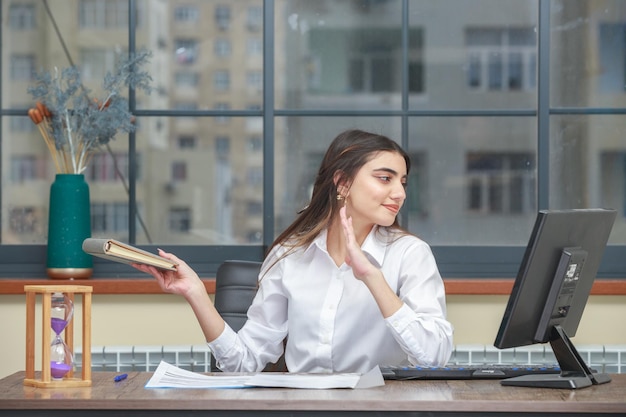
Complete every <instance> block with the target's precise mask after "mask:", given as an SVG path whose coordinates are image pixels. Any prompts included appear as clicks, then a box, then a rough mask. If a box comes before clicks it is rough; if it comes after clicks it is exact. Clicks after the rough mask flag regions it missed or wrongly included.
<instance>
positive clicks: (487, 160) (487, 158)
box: [466, 152, 536, 214]
mask: <svg viewBox="0 0 626 417" xmlns="http://www.w3.org/2000/svg"><path fill="white" fill-rule="evenodd" d="M466 168H467V209H468V210H469V211H473V212H479V213H485V214H495V213H502V214H504V213H507V214H512V213H515V214H521V213H531V212H534V211H535V209H536V198H535V188H536V187H535V159H534V157H533V155H532V154H527V153H489V152H474V153H469V154H468V155H467V156H466Z"/></svg>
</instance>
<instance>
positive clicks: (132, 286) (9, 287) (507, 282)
mask: <svg viewBox="0 0 626 417" xmlns="http://www.w3.org/2000/svg"><path fill="white" fill-rule="evenodd" d="M203 281H204V285H205V287H206V289H207V292H208V293H209V294H214V293H215V279H214V278H205V279H203ZM444 282H445V285H446V294H447V295H509V294H510V293H511V288H512V287H513V279H475V278H472V279H460V278H455V279H444ZM46 284H51V285H52V284H54V285H89V286H91V287H93V293H94V294H163V291H162V290H161V288H160V287H159V285H158V284H157V282H156V281H155V280H154V279H152V278H128V279H120V278H115V279H110V278H92V279H85V280H57V279H25V278H14V279H11V278H3V279H0V295H11V294H24V285H46ZM591 294H592V295H626V280H622V279H598V280H596V281H595V282H594V284H593V287H592V289H591Z"/></svg>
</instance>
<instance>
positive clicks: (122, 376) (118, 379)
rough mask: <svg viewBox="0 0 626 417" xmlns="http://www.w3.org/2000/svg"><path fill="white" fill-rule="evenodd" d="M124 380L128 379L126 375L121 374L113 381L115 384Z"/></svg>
mask: <svg viewBox="0 0 626 417" xmlns="http://www.w3.org/2000/svg"><path fill="white" fill-rule="evenodd" d="M126 378H128V374H121V375H118V376H116V377H115V378H113V380H114V381H115V382H120V381H123V380H125V379H126Z"/></svg>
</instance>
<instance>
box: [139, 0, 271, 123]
mask: <svg viewBox="0 0 626 417" xmlns="http://www.w3.org/2000/svg"><path fill="white" fill-rule="evenodd" d="M262 6H263V2H262V0H245V1H244V0H239V1H234V2H229V1H227V2H224V1H221V0H202V1H197V0H196V1H190V2H183V3H181V2H179V1H175V0H171V1H163V2H153V1H148V2H146V4H145V7H144V8H142V9H141V10H140V13H141V19H140V20H141V21H142V22H146V23H145V25H143V26H142V27H140V28H138V30H137V38H138V40H137V43H138V45H140V46H144V47H146V48H148V49H150V50H152V51H153V52H154V58H153V61H154V65H153V67H152V69H151V71H152V76H153V78H154V80H155V82H156V85H155V87H156V91H155V93H153V94H152V95H150V96H149V97H148V98H147V99H146V100H142V101H141V102H140V103H138V108H140V109H171V108H173V107H174V104H175V103H178V102H193V103H195V109H197V110H213V109H216V108H217V107H218V104H219V105H222V106H223V105H227V107H228V108H229V109H232V110H242V109H247V108H248V107H249V106H251V105H255V106H258V108H261V106H262V104H263V101H262V98H263V82H262V81H263V53H262V45H263V43H262V42H263V19H262V17H263V13H262V10H263V9H262ZM277 42H281V40H280V39H277ZM171 126H172V128H174V129H175V125H171ZM172 134H174V135H175V134H176V132H172Z"/></svg>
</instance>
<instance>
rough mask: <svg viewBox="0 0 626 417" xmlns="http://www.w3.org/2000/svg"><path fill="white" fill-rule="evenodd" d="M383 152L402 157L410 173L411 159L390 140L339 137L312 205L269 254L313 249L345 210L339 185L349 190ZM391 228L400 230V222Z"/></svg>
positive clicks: (353, 134) (351, 133)
mask: <svg viewBox="0 0 626 417" xmlns="http://www.w3.org/2000/svg"><path fill="white" fill-rule="evenodd" d="M380 152H394V153H397V154H399V155H401V156H402V157H403V158H404V161H405V162H406V172H407V174H408V173H409V169H410V168H411V160H410V158H409V155H408V154H407V153H406V152H405V151H404V149H402V148H401V147H400V145H398V144H397V143H396V142H394V141H393V140H391V139H389V138H388V137H386V136H382V135H377V134H374V133H369V132H364V131H362V130H348V131H345V132H343V133H341V134H339V135H338V136H337V137H336V138H335V139H334V140H333V142H332V143H331V144H330V146H329V147H328V150H327V151H326V154H325V155H324V159H323V160H322V164H321V166H320V169H319V171H318V173H317V177H316V178H315V184H314V185H313V195H312V196H311V202H310V203H309V205H308V207H306V209H305V210H303V211H302V212H301V213H300V214H299V215H298V217H297V218H296V220H294V222H293V223H292V224H291V225H290V226H289V227H287V229H285V230H284V231H283V232H282V233H281V234H280V236H278V237H277V238H276V240H274V243H272V246H271V247H270V248H269V250H268V253H269V252H271V251H272V249H273V248H274V247H275V246H276V245H280V244H284V245H288V246H290V248H291V249H296V248H299V247H302V246H306V245H309V244H310V243H311V242H312V241H313V240H314V239H315V237H316V236H317V235H318V234H319V233H320V232H321V231H322V230H324V229H325V228H327V227H329V226H330V224H331V222H332V220H333V219H334V218H335V216H336V215H338V213H339V209H340V208H341V205H340V203H341V202H340V201H338V200H337V184H347V185H348V187H349V185H350V184H352V181H353V180H354V177H355V176H356V174H357V172H359V170H360V169H361V167H362V166H363V165H365V164H366V163H367V162H369V161H370V160H371V159H372V158H374V157H375V156H376V155H377V154H378V153H380ZM336 175H339V180H338V181H337V183H336V182H335V181H336ZM388 227H390V228H394V227H395V228H399V226H398V219H397V218H396V220H395V221H394V222H393V224H392V225H391V226H388ZM288 252H290V251H288Z"/></svg>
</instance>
